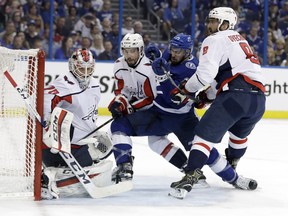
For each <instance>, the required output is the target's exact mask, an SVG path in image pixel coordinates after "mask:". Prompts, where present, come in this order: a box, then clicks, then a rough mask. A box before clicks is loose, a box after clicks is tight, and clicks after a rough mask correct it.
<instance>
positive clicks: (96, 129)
mask: <svg viewBox="0 0 288 216" xmlns="http://www.w3.org/2000/svg"><path fill="white" fill-rule="evenodd" d="M113 120H114V118H113V117H112V118H110V119H108V120H107V121H106V122H104V123H103V124H102V125H100V126H98V127H97V128H95V129H94V130H93V131H91V132H90V133H89V134H87V135H86V136H84V137H83V138H82V139H81V140H83V139H86V138H88V137H89V136H91V135H92V134H94V133H95V132H96V131H98V130H99V129H101V128H102V127H104V126H105V125H107V124H108V123H110V122H111V121H113Z"/></svg>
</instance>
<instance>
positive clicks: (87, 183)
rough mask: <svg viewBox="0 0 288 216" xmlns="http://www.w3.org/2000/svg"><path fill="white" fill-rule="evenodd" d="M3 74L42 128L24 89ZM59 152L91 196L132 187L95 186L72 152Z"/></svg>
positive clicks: (112, 193) (126, 183)
mask: <svg viewBox="0 0 288 216" xmlns="http://www.w3.org/2000/svg"><path fill="white" fill-rule="evenodd" d="M4 75H5V76H6V78H7V79H8V80H9V82H10V83H11V84H12V86H13V87H14V88H15V89H16V90H17V92H18V93H19V95H20V96H21V98H22V99H23V100H24V102H25V104H26V106H27V107H28V109H30V111H31V112H32V113H33V115H34V116H35V117H36V119H37V120H38V121H39V122H40V123H41V125H42V126H43V128H45V127H46V124H45V123H44V121H43V119H42V118H41V116H40V115H39V113H38V112H37V110H35V109H34V108H33V107H32V105H31V104H30V101H29V100H28V97H27V96H26V95H25V91H24V89H23V88H20V87H18V85H17V83H16V82H15V80H14V79H13V78H12V76H11V75H10V73H9V72H8V71H7V69H6V70H5V72H4ZM59 154H60V156H61V157H62V158H63V160H64V161H65V162H66V163H67V165H68V166H69V168H70V169H71V170H72V171H73V173H74V174H75V176H76V177H77V178H78V180H79V182H80V183H81V184H82V185H83V187H84V188H85V189H86V191H87V192H88V194H89V195H90V196H91V197H92V198H102V197H107V196H111V195H114V194H118V193H122V192H125V191H129V190H131V189H132V187H133V185H132V182H131V181H126V182H121V183H118V184H113V185H109V186H105V187H96V186H95V184H94V183H93V182H92V180H91V179H90V177H89V176H88V175H87V173H86V172H85V170H84V169H83V168H82V166H80V164H79V163H78V161H77V160H76V159H75V158H74V156H73V155H72V154H70V153H67V152H61V151H59Z"/></svg>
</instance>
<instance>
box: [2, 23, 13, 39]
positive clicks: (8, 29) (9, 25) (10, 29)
mask: <svg viewBox="0 0 288 216" xmlns="http://www.w3.org/2000/svg"><path fill="white" fill-rule="evenodd" d="M4 34H14V35H16V28H15V24H14V22H13V21H12V20H9V21H7V22H6V24H5V29H4V31H2V32H1V33H0V40H1V39H2V38H3V35H4Z"/></svg>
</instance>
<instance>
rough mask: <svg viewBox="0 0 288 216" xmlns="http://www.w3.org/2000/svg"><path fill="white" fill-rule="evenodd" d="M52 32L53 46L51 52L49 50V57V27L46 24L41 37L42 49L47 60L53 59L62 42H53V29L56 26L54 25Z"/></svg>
mask: <svg viewBox="0 0 288 216" xmlns="http://www.w3.org/2000/svg"><path fill="white" fill-rule="evenodd" d="M53 29H54V30H53V31H52V38H53V46H52V50H51V56H49V55H50V50H49V49H50V46H49V43H50V26H49V25H48V24H46V25H45V26H44V33H43V36H42V42H41V43H42V49H43V50H44V51H45V53H46V57H47V58H54V56H55V52H56V50H57V49H58V48H60V47H61V44H62V42H61V41H55V40H54V38H55V37H54V36H55V29H56V25H55V24H54V25H53Z"/></svg>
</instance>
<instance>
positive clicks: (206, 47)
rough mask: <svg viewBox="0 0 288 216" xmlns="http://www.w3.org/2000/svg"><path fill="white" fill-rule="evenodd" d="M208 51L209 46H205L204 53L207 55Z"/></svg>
mask: <svg viewBox="0 0 288 216" xmlns="http://www.w3.org/2000/svg"><path fill="white" fill-rule="evenodd" d="M207 52H208V46H205V47H203V53H202V55H205V54H206V53H207Z"/></svg>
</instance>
